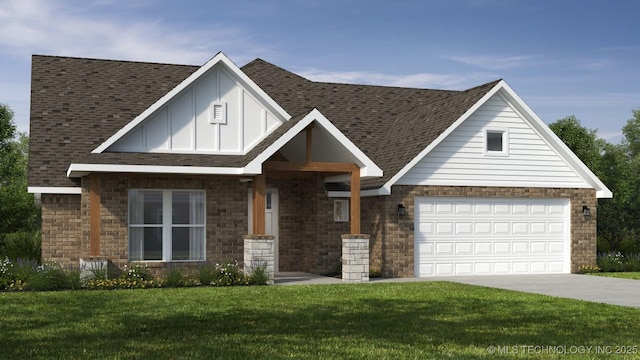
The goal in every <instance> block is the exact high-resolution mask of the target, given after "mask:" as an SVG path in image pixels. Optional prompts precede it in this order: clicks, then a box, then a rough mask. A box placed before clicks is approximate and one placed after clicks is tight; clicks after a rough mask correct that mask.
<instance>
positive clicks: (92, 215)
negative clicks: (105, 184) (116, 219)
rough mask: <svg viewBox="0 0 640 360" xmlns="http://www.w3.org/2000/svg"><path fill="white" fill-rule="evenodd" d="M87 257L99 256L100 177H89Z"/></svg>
mask: <svg viewBox="0 0 640 360" xmlns="http://www.w3.org/2000/svg"><path fill="white" fill-rule="evenodd" d="M89 183H90V185H89V244H90V249H89V256H91V257H99V256H100V177H99V176H98V175H97V174H91V175H89Z"/></svg>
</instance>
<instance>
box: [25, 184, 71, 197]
mask: <svg viewBox="0 0 640 360" xmlns="http://www.w3.org/2000/svg"><path fill="white" fill-rule="evenodd" d="M27 192H28V193H30V194H73V195H75V194H78V195H80V194H82V188H80V187H72V186H29V187H27Z"/></svg>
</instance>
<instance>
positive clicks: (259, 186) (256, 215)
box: [252, 175, 266, 235]
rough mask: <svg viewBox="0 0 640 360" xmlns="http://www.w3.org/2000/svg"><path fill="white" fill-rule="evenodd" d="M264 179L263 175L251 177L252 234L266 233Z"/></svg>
mask: <svg viewBox="0 0 640 360" xmlns="http://www.w3.org/2000/svg"><path fill="white" fill-rule="evenodd" d="M265 189H266V180H265V176H264V175H256V176H254V178H253V209H252V210H253V229H252V230H253V234H254V235H266V234H265V232H266V226H265V219H264V216H265V200H264V194H265Z"/></svg>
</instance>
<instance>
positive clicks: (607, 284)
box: [275, 272, 640, 308]
mask: <svg viewBox="0 0 640 360" xmlns="http://www.w3.org/2000/svg"><path fill="white" fill-rule="evenodd" d="M414 281H451V282H457V283H462V284H469V285H478V286H486V287H492V288H498V289H506V290H513V291H522V292H526V293H532V294H542V295H550V296H557V297H563V298H568V299H577V300H585V301H592V302H599V303H605V304H612V305H621V306H629V307H635V308H640V280H630V279H616V278H609V277H602V276H590V275H577V274H561V275H501V276H500V275H494V276H451V277H437V278H393V279H371V282H369V283H378V282H414ZM275 283H276V285H303V284H304V285H312V284H346V283H345V282H343V281H342V280H341V279H337V278H333V277H326V276H320V275H313V274H307V273H293V272H292V273H278V274H277V275H276V281H275Z"/></svg>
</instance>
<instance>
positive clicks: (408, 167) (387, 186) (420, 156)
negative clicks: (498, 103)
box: [380, 80, 506, 194]
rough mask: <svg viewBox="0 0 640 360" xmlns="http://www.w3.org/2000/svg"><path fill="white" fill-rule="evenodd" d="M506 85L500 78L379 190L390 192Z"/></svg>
mask: <svg viewBox="0 0 640 360" xmlns="http://www.w3.org/2000/svg"><path fill="white" fill-rule="evenodd" d="M504 85H506V84H505V82H504V80H501V81H500V82H499V83H497V84H496V85H495V86H494V87H493V88H492V89H491V90H489V92H487V93H486V94H485V95H484V96H483V97H482V98H481V99H480V100H478V102H476V103H475V104H474V105H473V106H472V107H470V108H469V109H468V110H467V111H466V112H465V113H464V114H462V116H460V117H459V118H458V120H456V121H455V122H454V123H453V124H451V126H449V127H448V128H447V129H446V130H445V131H443V132H442V134H440V136H438V137H437V138H436V139H435V140H434V141H432V142H431V144H429V145H427V147H426V148H424V150H422V151H421V152H420V153H419V154H418V155H417V156H416V157H414V158H413V159H411V161H409V163H408V164H407V165H405V166H404V167H403V168H402V169H400V171H398V173H397V174H395V175H394V176H393V177H392V178H391V179H389V181H387V182H386V183H385V184H384V185H383V186H382V188H380V190H384V191H385V192H387V191H388V193H389V194H391V186H393V184H395V183H396V181H398V180H400V179H401V178H402V177H403V176H404V175H405V174H406V173H407V172H409V170H411V169H412V168H413V167H414V166H415V165H416V164H417V163H418V162H420V160H422V159H423V158H424V157H425V156H427V154H429V153H430V152H431V150H433V149H434V148H435V147H436V146H438V145H439V144H440V143H441V142H443V141H444V139H446V138H447V137H448V136H449V135H450V134H451V133H452V132H453V131H454V130H455V129H457V128H458V127H459V126H460V124H462V123H463V122H464V121H465V120H467V119H468V118H469V116H471V115H472V114H473V113H474V112H476V110H478V109H479V108H480V107H481V106H482V105H484V103H485V102H487V100H489V99H490V98H491V97H492V96H493V95H494V94H495V93H496V92H498V90H500V88H501V87H502V86H504Z"/></svg>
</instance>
